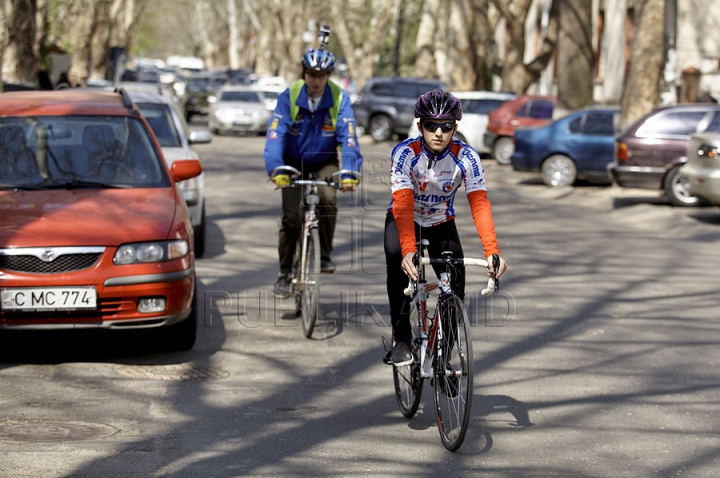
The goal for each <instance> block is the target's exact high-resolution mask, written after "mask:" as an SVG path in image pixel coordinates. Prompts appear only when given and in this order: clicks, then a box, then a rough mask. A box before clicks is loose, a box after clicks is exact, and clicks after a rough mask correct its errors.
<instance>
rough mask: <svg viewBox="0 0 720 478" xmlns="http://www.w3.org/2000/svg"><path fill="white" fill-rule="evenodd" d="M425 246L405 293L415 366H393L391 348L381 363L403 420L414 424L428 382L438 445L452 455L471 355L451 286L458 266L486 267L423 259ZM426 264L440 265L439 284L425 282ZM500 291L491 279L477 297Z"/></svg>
mask: <svg viewBox="0 0 720 478" xmlns="http://www.w3.org/2000/svg"><path fill="white" fill-rule="evenodd" d="M428 244H429V242H428V241H427V239H423V240H422V241H421V242H420V244H419V246H420V247H419V248H418V250H419V251H420V252H419V254H418V255H417V256H416V259H418V260H416V265H419V277H418V280H417V281H413V280H410V284H409V285H408V288H407V289H405V295H408V296H412V301H411V304H410V324H411V325H413V338H412V341H411V351H412V355H413V362H412V363H411V364H409V365H403V366H398V367H396V366H394V365H393V363H392V360H391V355H392V348H390V349H389V350H387V353H386V355H385V358H384V359H383V361H384V362H385V363H386V364H388V365H393V381H394V383H395V397H396V399H397V403H398V406H399V408H400V412H401V413H402V414H403V415H404V416H405V417H406V418H412V417H413V416H414V415H415V413H416V412H417V410H418V407H419V405H420V398H421V396H422V390H423V381H424V380H425V379H430V384H431V386H432V387H433V391H434V400H435V413H436V416H437V426H438V431H439V432H440V439H441V441H442V444H443V445H444V446H445V448H447V449H448V450H450V451H455V450H457V449H458V448H460V445H462V442H463V440H464V439H465V434H466V433H467V429H468V424H469V421H470V409H471V407H472V395H473V352H472V339H471V338H470V332H469V329H468V327H469V323H468V315H467V311H466V309H465V306H464V304H463V301H462V300H460V298H459V297H457V296H456V295H455V294H454V293H453V291H452V289H451V287H450V284H451V283H452V276H453V273H454V272H456V270H455V266H456V265H459V264H464V265H466V266H482V267H487V266H488V262H487V261H486V260H485V259H474V258H470V257H465V258H453V257H452V252H443V253H442V254H441V256H442V257H441V258H430V257H426V254H425V249H426V247H427V246H428ZM418 263H419V264H418ZM428 264H440V269H441V272H440V279H439V280H437V281H434V282H427V281H426V280H425V266H426V265H428ZM493 266H494V267H495V270H496V271H497V270H498V269H499V266H500V261H499V257H498V256H497V255H494V256H493ZM498 286H499V281H497V280H496V279H494V278H493V277H490V278H489V279H488V285H487V288H486V289H483V290H482V291H481V292H480V293H481V294H482V295H483V296H485V297H487V296H489V295H491V294H492V293H493V292H495V291H496V290H497V288H498ZM434 291H435V292H437V303H436V305H435V311H434V313H433V314H432V315H428V310H427V299H428V295H429V293H431V292H434ZM383 342H385V339H384V338H383ZM393 345H394V343H393ZM385 348H386V349H387V348H388V347H387V346H386V347H385Z"/></svg>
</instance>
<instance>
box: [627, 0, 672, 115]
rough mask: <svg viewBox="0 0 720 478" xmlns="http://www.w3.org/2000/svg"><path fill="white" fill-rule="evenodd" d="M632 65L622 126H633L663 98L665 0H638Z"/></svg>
mask: <svg viewBox="0 0 720 478" xmlns="http://www.w3.org/2000/svg"><path fill="white" fill-rule="evenodd" d="M635 7H636V10H635V19H636V22H635V25H634V26H633V40H632V47H631V57H630V67H629V70H628V75H627V78H626V83H625V91H624V92H623V97H622V102H621V116H620V127H621V128H622V129H624V128H626V127H627V126H629V125H631V124H632V123H633V122H634V121H635V120H637V119H638V118H640V117H641V116H642V115H644V114H645V113H647V112H648V111H650V110H651V109H652V108H653V107H654V106H655V105H657V104H658V103H659V101H660V78H661V75H662V71H663V44H664V43H663V42H664V38H663V25H664V18H665V2H664V1H663V0H638V1H637V2H636V3H635Z"/></svg>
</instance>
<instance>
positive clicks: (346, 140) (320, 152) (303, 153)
mask: <svg viewBox="0 0 720 478" xmlns="http://www.w3.org/2000/svg"><path fill="white" fill-rule="evenodd" d="M301 81H302V80H301ZM290 101H291V100H290V88H288V89H286V90H285V91H283V92H282V93H281V94H280V96H279V97H278V101H277V106H276V107H275V111H273V114H272V116H270V119H269V120H268V127H267V134H266V140H265V152H264V156H265V166H266V168H267V172H268V174H270V172H271V171H272V170H273V169H274V168H276V167H278V166H281V165H283V164H290V165H293V166H296V167H297V166H301V165H303V164H306V165H310V164H322V163H326V162H327V161H328V160H329V159H330V158H331V157H332V155H333V153H335V151H336V150H338V146H340V148H339V154H340V158H341V164H340V167H341V169H352V170H354V171H360V167H361V165H362V156H361V155H360V145H359V144H358V140H357V135H356V133H355V131H356V122H355V115H354V113H353V109H352V105H351V104H350V98H349V96H348V94H347V93H345V92H343V94H342V98H341V101H340V110H339V112H338V117H337V121H336V124H335V126H333V121H332V118H331V114H330V108H332V106H333V104H334V100H333V95H332V91H331V89H330V86H329V85H327V86H325V93H324V94H323V97H322V100H321V101H320V105H319V106H318V108H317V110H316V111H315V113H311V112H310V110H308V106H307V105H308V95H307V87H306V86H305V85H304V84H303V85H302V89H301V90H300V94H299V96H298V98H297V101H296V102H295V103H296V105H297V106H298V108H299V109H298V113H297V116H296V118H295V121H294V122H293V121H292V117H291V111H290Z"/></svg>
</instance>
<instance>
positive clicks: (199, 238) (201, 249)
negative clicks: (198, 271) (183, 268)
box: [193, 202, 207, 258]
mask: <svg viewBox="0 0 720 478" xmlns="http://www.w3.org/2000/svg"><path fill="white" fill-rule="evenodd" d="M206 231H207V228H206V227H205V202H203V208H202V213H201V214H200V225H199V226H198V227H195V228H193V234H194V235H195V257H196V258H198V257H202V256H203V255H204V254H205V235H206Z"/></svg>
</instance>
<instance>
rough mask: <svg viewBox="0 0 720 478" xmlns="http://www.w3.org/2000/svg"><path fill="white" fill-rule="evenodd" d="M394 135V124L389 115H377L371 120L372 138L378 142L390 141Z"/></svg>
mask: <svg viewBox="0 0 720 478" xmlns="http://www.w3.org/2000/svg"><path fill="white" fill-rule="evenodd" d="M392 135H393V123H392V120H391V119H390V117H389V116H388V115H375V116H373V117H372V118H371V119H370V136H372V139H373V140H375V141H377V142H382V141H388V140H389V139H390V138H391V137H392Z"/></svg>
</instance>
